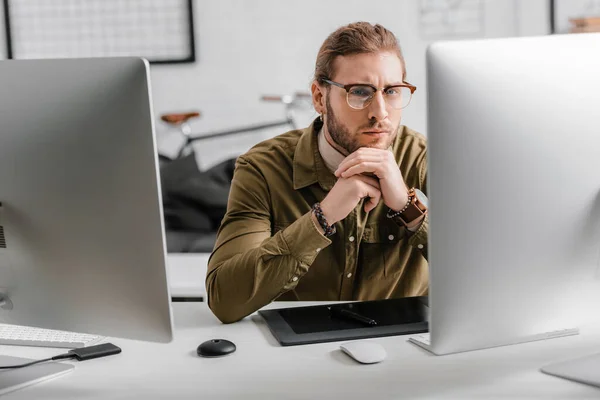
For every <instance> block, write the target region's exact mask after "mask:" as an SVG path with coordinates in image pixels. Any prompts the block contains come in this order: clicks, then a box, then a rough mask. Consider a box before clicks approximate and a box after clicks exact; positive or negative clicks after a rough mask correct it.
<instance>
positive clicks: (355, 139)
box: [325, 99, 398, 154]
mask: <svg viewBox="0 0 600 400" xmlns="http://www.w3.org/2000/svg"><path fill="white" fill-rule="evenodd" d="M327 100H329V99H327ZM325 107H326V108H327V116H326V125H327V131H328V132H329V135H330V136H331V139H333V141H334V142H335V143H336V144H337V145H338V146H340V147H341V148H342V149H344V150H345V151H346V152H347V153H348V154H351V153H354V152H355V151H356V150H358V149H359V148H361V147H373V148H378V149H382V150H383V149H387V148H388V147H390V145H391V144H392V143H393V142H394V139H395V138H396V132H397V131H398V126H396V127H390V126H389V125H384V126H381V125H378V124H377V121H375V120H371V121H370V122H369V124H368V125H367V126H364V127H361V128H359V129H358V130H357V132H355V133H350V131H349V130H348V128H346V127H345V126H344V125H343V124H342V123H341V122H340V121H339V120H338V119H337V118H336V117H335V114H334V113H333V110H332V109H331V105H330V104H329V101H327V102H326V105H325ZM365 129H378V130H387V131H391V134H390V135H389V136H388V137H387V139H386V140H384V141H383V142H380V141H379V139H378V138H373V141H372V142H371V143H367V144H361V143H360V141H359V137H360V136H361V135H362V133H360V132H359V131H361V130H365Z"/></svg>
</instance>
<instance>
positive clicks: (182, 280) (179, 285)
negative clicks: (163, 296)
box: [167, 253, 210, 299]
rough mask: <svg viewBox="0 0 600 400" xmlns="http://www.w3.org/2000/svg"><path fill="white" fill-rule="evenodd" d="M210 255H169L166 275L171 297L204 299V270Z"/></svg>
mask: <svg viewBox="0 0 600 400" xmlns="http://www.w3.org/2000/svg"><path fill="white" fill-rule="evenodd" d="M209 257H210V253H169V254H168V255H167V274H168V276H169V288H170V290H171V297H179V298H200V297H201V298H203V299H206V285H205V280H206V270H207V268H208V259H209Z"/></svg>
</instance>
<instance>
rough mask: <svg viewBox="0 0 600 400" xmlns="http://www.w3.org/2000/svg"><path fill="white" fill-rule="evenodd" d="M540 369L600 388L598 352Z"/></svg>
mask: <svg viewBox="0 0 600 400" xmlns="http://www.w3.org/2000/svg"><path fill="white" fill-rule="evenodd" d="M541 371H542V372H544V373H546V374H548V375H554V376H558V377H560V378H564V379H569V380H572V381H575V382H579V383H585V384H587V385H592V386H597V387H599V388H600V353H597V354H592V355H590V356H585V357H581V358H576V359H574V360H568V361H563V362H559V363H556V364H552V365H547V366H545V367H543V368H542V369H541Z"/></svg>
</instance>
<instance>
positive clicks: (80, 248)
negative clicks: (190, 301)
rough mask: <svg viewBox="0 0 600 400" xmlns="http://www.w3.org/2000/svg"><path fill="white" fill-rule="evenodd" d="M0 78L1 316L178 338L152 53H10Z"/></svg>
mask: <svg viewBox="0 0 600 400" xmlns="http://www.w3.org/2000/svg"><path fill="white" fill-rule="evenodd" d="M0 87H1V88H2V90H1V91H0V203H1V204H2V206H1V207H0V296H2V300H0V322H4V323H14V324H20V325H31V326H38V327H43V328H50V329H60V330H68V331H76V332H83V333H94V334H101V335H105V336H115V337H124V338H134V339H140V340H148V341H158V342H167V341H170V340H171V336H172V321H171V309H170V296H169V290H168V285H167V275H166V268H165V264H166V261H165V260H166V255H165V240H164V227H163V218H162V206H161V195H160V182H159V178H158V176H159V175H158V160H157V155H156V149H155V147H156V146H155V135H154V125H153V124H154V123H153V113H152V102H151V96H150V93H151V91H150V81H149V70H148V63H147V61H146V60H143V59H139V58H125V57H124V58H95V59H61V60H18V61H13V60H10V61H1V62H0Z"/></svg>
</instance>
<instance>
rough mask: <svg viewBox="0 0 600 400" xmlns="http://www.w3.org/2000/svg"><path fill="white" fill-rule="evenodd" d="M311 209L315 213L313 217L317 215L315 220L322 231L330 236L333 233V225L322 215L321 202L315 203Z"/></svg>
mask: <svg viewBox="0 0 600 400" xmlns="http://www.w3.org/2000/svg"><path fill="white" fill-rule="evenodd" d="M312 211H313V212H314V213H315V217H317V221H318V222H319V225H320V226H321V228H323V231H325V236H332V235H333V234H334V233H335V231H336V230H335V226H331V225H329V224H328V223H327V220H326V219H325V216H324V215H323V210H321V204H320V203H315V204H314V205H313V206H312Z"/></svg>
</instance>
